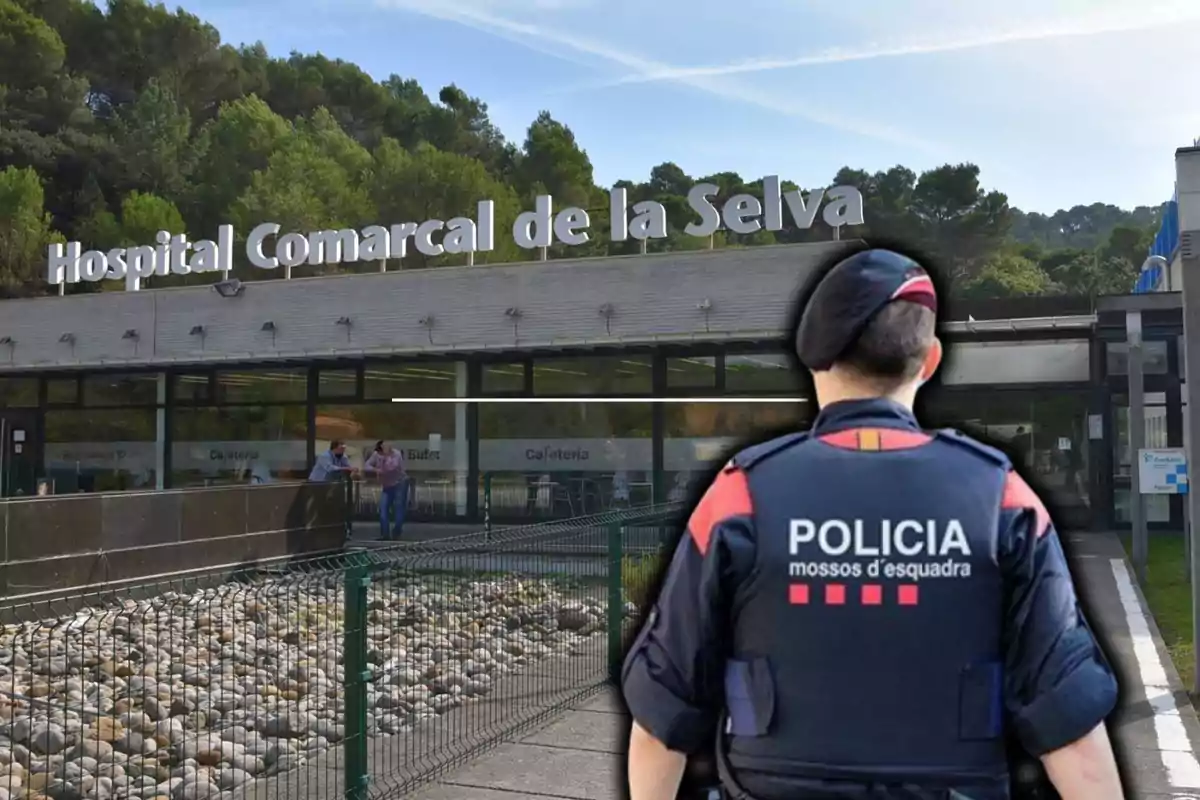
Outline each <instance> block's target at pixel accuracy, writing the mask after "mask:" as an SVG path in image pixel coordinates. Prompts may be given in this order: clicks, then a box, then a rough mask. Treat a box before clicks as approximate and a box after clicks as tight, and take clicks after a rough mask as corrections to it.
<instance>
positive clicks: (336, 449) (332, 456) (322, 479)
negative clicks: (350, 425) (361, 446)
mask: <svg viewBox="0 0 1200 800" xmlns="http://www.w3.org/2000/svg"><path fill="white" fill-rule="evenodd" d="M355 474H357V470H355V469H354V465H353V464H351V463H350V459H349V458H347V457H346V443H345V442H343V441H341V440H339V439H334V440H333V441H332V442H330V443H329V449H328V450H326V451H325V452H324V453H320V454H319V455H318V456H317V460H316V463H314V464H313V468H312V472H310V473H309V474H308V479H309V480H310V481H315V482H317V483H326V482H329V481H336V480H342V479H344V478H345V477H346V476H351V477H353V476H354V475H355Z"/></svg>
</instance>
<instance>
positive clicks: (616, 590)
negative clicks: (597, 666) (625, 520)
mask: <svg viewBox="0 0 1200 800" xmlns="http://www.w3.org/2000/svg"><path fill="white" fill-rule="evenodd" d="M621 533H622V529H621V523H619V522H613V523H611V524H609V526H608V667H609V674H610V675H611V676H612V679H613V682H614V683H620V681H621V643H622V640H623V639H624V636H623V633H624V630H623V629H624V621H625V598H624V596H623V592H622V591H621V589H622V586H621V556H622V553H621Z"/></svg>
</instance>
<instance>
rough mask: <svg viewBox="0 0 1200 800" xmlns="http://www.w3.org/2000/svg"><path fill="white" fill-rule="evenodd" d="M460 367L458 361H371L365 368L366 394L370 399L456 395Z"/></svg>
mask: <svg viewBox="0 0 1200 800" xmlns="http://www.w3.org/2000/svg"><path fill="white" fill-rule="evenodd" d="M458 371H459V367H458V365H457V364H456V363H454V362H419V363H414V364H401V365H393V364H375V365H372V364H368V365H367V367H366V370H365V371H364V373H363V375H364V379H363V382H364V390H363V391H364V396H365V397H366V398H367V399H368V400H390V399H392V398H393V397H454V396H455V393H456V391H457V386H458Z"/></svg>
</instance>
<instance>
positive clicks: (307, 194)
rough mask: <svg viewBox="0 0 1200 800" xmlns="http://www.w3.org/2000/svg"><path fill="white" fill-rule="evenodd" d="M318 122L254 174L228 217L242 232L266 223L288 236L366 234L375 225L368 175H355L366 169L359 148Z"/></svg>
mask: <svg viewBox="0 0 1200 800" xmlns="http://www.w3.org/2000/svg"><path fill="white" fill-rule="evenodd" d="M316 116H317V117H318V119H314V120H310V121H308V123H306V124H304V125H302V126H301V127H300V129H299V130H296V131H295V132H294V133H293V134H292V135H291V136H289V137H288V138H287V139H286V140H285V141H283V142H280V144H279V148H278V149H277V150H276V151H275V152H274V153H273V154H272V155H271V156H270V158H268V160H267V165H266V168H265V169H262V170H259V171H257V172H255V173H254V174H253V176H252V177H251V179H250V185H249V186H248V187H247V188H246V190H245V191H244V192H243V193H242V194H241V196H240V197H239V198H238V199H237V200H236V201H235V202H234V203H233V205H232V207H231V208H230V212H229V213H230V216H231V218H232V219H233V221H234V223H235V225H236V226H237V229H238V230H239V231H242V232H243V233H245V232H249V231H250V230H251V229H252V228H254V227H255V226H257V225H258V224H259V223H262V222H266V221H270V222H275V223H278V224H279V225H280V226H281V227H282V229H283V231H284V232H290V231H297V232H306V233H307V232H313V231H319V230H329V229H339V228H361V227H362V226H363V225H366V224H368V222H370V221H371V220H370V218H371V216H372V208H371V204H370V198H369V196H368V193H367V190H366V187H365V186H364V184H363V178H364V177H365V174H361V173H360V174H353V173H351V171H350V168H354V167H355V165H357V164H359V163H361V162H360V159H359V158H358V156H357V154H356V153H355V152H354V148H356V147H357V145H353V143H348V142H346V141H344V140H343V139H342V138H341V137H339V136H338V135H337V133H338V131H336V130H334V129H335V128H336V123H335V122H333V120H332V119H331V118H328V117H327V116H322V115H320V114H318V115H316ZM351 145H353V146H351ZM369 160H370V156H369V155H368V156H367V161H368V162H369ZM338 268H339V266H338V265H322V266H321V267H318V268H317V269H318V270H319V271H326V270H329V269H333V270H336V269H338Z"/></svg>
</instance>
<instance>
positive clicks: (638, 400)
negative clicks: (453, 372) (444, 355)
mask: <svg viewBox="0 0 1200 800" xmlns="http://www.w3.org/2000/svg"><path fill="white" fill-rule="evenodd" d="M392 402H393V403H493V404H495V403H516V404H521V405H524V404H526V403H626V404H628V403H807V402H808V398H806V397H393V398H392Z"/></svg>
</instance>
